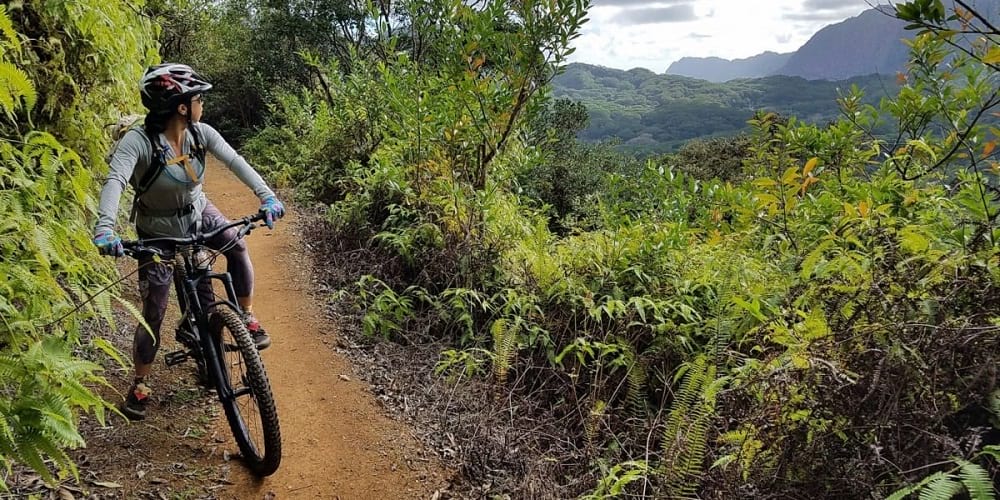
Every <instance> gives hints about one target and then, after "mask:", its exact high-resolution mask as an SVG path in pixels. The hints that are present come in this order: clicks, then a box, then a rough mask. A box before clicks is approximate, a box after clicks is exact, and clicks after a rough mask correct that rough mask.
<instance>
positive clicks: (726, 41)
mask: <svg viewBox="0 0 1000 500" xmlns="http://www.w3.org/2000/svg"><path fill="white" fill-rule="evenodd" d="M880 3H882V4H885V3H887V2H886V1H885V0H882V1H881V2H880ZM875 4H876V3H875V0H655V1H646V0H591V7H590V12H589V16H588V18H589V19H590V21H588V22H587V24H586V25H584V27H583V32H582V35H581V36H580V38H577V39H576V40H575V43H574V46H575V47H576V52H575V53H574V54H573V55H571V56H570V60H571V61H573V62H585V63H589V64H597V65H600V66H607V67H611V68H618V69H631V68H636V67H642V68H647V69H650V70H652V71H654V72H656V73H663V72H664V71H666V69H667V67H668V66H670V63H672V62H674V61H676V60H677V59H680V58H681V57H686V56H690V57H710V56H715V57H722V58H724V59H738V58H744V57H750V56H754V55H757V54H760V53H761V52H764V51H767V50H770V51H774V52H792V51H794V50H796V49H798V48H799V47H801V46H802V45H803V44H804V43H806V41H808V40H809V38H810V37H811V36H812V35H813V34H814V33H816V32H817V31H819V30H820V28H822V27H823V26H826V25H829V24H834V23H837V22H840V21H843V20H844V19H847V18H849V17H853V16H856V15H858V14H860V13H861V12H862V11H864V10H866V9H870V8H872V5H875Z"/></svg>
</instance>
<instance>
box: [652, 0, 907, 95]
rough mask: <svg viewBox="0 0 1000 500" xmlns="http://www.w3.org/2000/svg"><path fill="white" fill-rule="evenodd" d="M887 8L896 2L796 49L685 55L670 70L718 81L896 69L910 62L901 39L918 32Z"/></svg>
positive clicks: (828, 28) (814, 77) (813, 77)
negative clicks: (752, 53)
mask: <svg viewBox="0 0 1000 500" xmlns="http://www.w3.org/2000/svg"><path fill="white" fill-rule="evenodd" d="M886 9H891V6H888V5H878V6H876V7H874V8H871V9H867V10H865V11H864V12H861V13H860V14H858V15H857V16H853V17H849V18H847V19H845V20H843V21H840V22H838V23H833V24H830V25H827V26H824V27H823V28H821V29H820V30H819V31H817V32H816V33H814V34H813V35H812V36H811V37H810V38H809V40H807V41H806V43H805V44H803V45H802V47H800V48H799V49H798V50H796V51H794V52H788V53H784V54H777V53H775V52H770V51H768V52H763V53H761V54H758V55H755V56H752V57H748V58H744V59H733V60H728V59H722V58H715V57H704V58H698V57H685V58H681V59H680V60H678V61H675V62H674V63H672V64H671V65H670V66H669V67H668V68H667V70H666V74H670V75H680V76H689V77H692V78H699V79H702V80H708V81H711V82H716V83H719V82H725V81H730V80H735V79H740V78H760V77H764V76H775V75H784V76H800V77H802V78H805V79H807V80H843V79H846V78H853V77H857V76H863V75H868V74H873V73H878V74H894V73H896V72H897V71H902V70H903V68H904V67H905V65H906V60H907V47H906V45H905V44H904V43H902V42H901V40H902V39H905V38H910V37H912V33H908V32H906V30H905V27H906V23H905V22H904V21H901V20H899V19H896V18H895V17H894V16H893V15H892V14H891V11H889V10H886ZM776 56H777V57H776ZM775 61H779V62H781V64H778V65H776V64H775Z"/></svg>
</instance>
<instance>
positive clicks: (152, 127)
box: [142, 96, 201, 151]
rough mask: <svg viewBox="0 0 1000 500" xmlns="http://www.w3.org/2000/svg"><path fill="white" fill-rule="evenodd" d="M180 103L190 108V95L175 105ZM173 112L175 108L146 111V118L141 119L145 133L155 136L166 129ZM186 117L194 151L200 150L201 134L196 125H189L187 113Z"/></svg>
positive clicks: (175, 111)
mask: <svg viewBox="0 0 1000 500" xmlns="http://www.w3.org/2000/svg"><path fill="white" fill-rule="evenodd" d="M192 97H193V96H192ZM181 104H184V105H186V106H187V107H188V110H190V109H191V97H187V98H186V99H184V101H183V102H180V103H178V104H177V105H178V106H179V105H181ZM175 113H177V108H174V109H163V110H157V111H150V112H148V113H146V119H145V120H143V123H142V126H143V127H145V129H146V133H147V134H148V135H149V136H150V137H156V135H157V134H160V133H162V132H164V131H166V130H167V122H168V121H170V118H172V117H173V116H174V114H175ZM187 119H188V132H189V133H190V134H191V137H192V138H193V139H194V147H195V151H201V134H199V133H198V128H197V127H193V126H191V124H192V122H191V121H190V120H191V115H190V114H188V115H187Z"/></svg>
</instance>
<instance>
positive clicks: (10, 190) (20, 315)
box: [0, 0, 153, 480]
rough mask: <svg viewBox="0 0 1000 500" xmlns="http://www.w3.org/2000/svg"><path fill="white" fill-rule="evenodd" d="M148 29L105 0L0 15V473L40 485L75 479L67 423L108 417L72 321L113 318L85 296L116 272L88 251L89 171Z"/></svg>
mask: <svg viewBox="0 0 1000 500" xmlns="http://www.w3.org/2000/svg"><path fill="white" fill-rule="evenodd" d="M151 32H152V27H151V26H150V25H149V24H148V23H147V22H146V21H145V20H144V19H143V18H142V17H140V16H139V15H138V14H137V13H136V12H135V11H134V10H133V8H131V7H130V6H126V5H124V4H119V3H113V2H112V3H109V2H96V1H81V2H56V3H52V2H42V1H30V0H29V1H25V2H16V3H12V4H11V3H8V4H7V5H6V6H3V7H0V35H2V36H0V110H2V111H3V116H2V117H0V210H2V211H3V213H4V214H6V215H5V217H4V220H3V222H2V223H0V318H2V322H0V466H2V467H3V468H5V469H7V471H8V473H9V471H10V468H11V466H12V463H13V462H20V463H22V464H25V465H28V466H30V467H32V468H34V469H35V470H36V471H38V472H39V473H40V474H42V475H43V476H44V477H45V478H46V479H47V480H53V479H54V477H53V470H52V469H51V468H50V467H52V466H54V467H55V468H56V469H57V470H56V474H57V475H58V476H59V477H64V476H65V475H66V474H69V473H74V474H75V472H76V470H75V468H74V466H73V463H72V461H71V460H70V458H69V456H68V455H67V454H66V452H65V451H64V449H65V448H74V447H79V446H82V445H83V444H84V443H83V439H82V438H81V436H80V434H79V433H78V432H77V429H76V422H77V420H76V419H77V415H78V414H79V412H80V411H87V412H92V413H94V414H95V415H96V417H97V418H98V420H99V421H100V422H103V421H104V416H105V411H106V409H107V408H109V407H110V406H109V403H106V402H104V401H102V400H101V399H100V398H99V397H98V396H97V395H96V394H95V393H93V392H92V391H91V389H90V387H91V386H92V385H93V384H98V383H101V382H102V381H103V379H102V378H101V377H100V371H101V368H100V367H99V366H97V365H95V364H92V363H89V362H85V361H81V360H79V359H78V358H77V357H76V356H77V354H78V353H79V352H80V349H81V348H82V347H84V346H81V345H80V344H81V338H80V337H81V335H80V333H81V332H80V326H81V320H82V319H85V318H100V319H102V320H104V321H112V319H113V318H112V316H111V301H110V298H109V297H108V296H102V297H97V298H95V300H93V301H91V300H90V299H91V297H90V296H89V294H90V293H92V291H95V290H98V289H100V288H102V287H104V285H106V284H107V283H108V281H109V278H108V277H109V276H110V275H111V274H112V272H113V270H112V269H111V266H109V265H108V264H107V263H105V262H102V261H101V260H100V259H98V258H97V255H96V249H95V248H94V246H93V244H92V243H91V242H90V234H91V232H92V231H91V222H90V219H91V218H92V215H93V210H94V206H95V204H96V199H95V194H96V189H97V186H96V182H95V180H96V179H95V177H96V176H95V172H97V171H99V168H100V166H101V160H100V158H102V157H103V150H104V149H105V148H106V147H107V146H108V144H107V138H106V134H105V133H104V131H103V126H104V124H105V123H108V122H113V121H114V119H116V118H117V117H116V116H115V115H116V109H115V106H116V105H121V106H128V105H130V104H135V103H136V101H137V96H136V93H135V91H134V83H133V82H134V81H135V80H136V79H137V78H138V77H139V75H141V72H142V69H143V66H144V61H145V57H146V56H147V55H148V54H149V51H150V49H151V48H152V46H153V40H152V39H150V38H149V36H150V33H151ZM109 103H114V105H109ZM78 303H87V305H86V307H83V308H82V309H80V308H79V307H78V306H77V305H76V304H78ZM78 310H79V311H78ZM94 347H96V348H97V349H101V350H104V351H106V352H114V350H113V349H109V348H110V346H109V345H108V344H107V343H106V342H95V345H94ZM50 461H51V462H50Z"/></svg>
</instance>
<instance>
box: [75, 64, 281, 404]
mask: <svg viewBox="0 0 1000 500" xmlns="http://www.w3.org/2000/svg"><path fill="white" fill-rule="evenodd" d="M211 88H212V84H210V83H208V82H207V81H205V79H204V78H202V77H201V76H199V75H198V74H197V73H195V71H194V70H193V69H191V67H189V66H187V65H184V64H176V63H167V64H159V65H156V66H152V67H150V68H148V69H147V70H146V73H145V75H143V77H142V79H141V80H140V83H139V90H140V94H141V97H142V104H143V105H144V106H145V107H146V109H147V110H148V112H147V114H146V117H145V120H144V123H143V126H142V127H134V128H132V129H131V130H129V131H128V132H126V133H125V135H124V136H123V137H122V138H121V139H120V140H119V142H118V143H117V144H116V145H115V148H114V149H113V151H112V153H111V155H110V160H109V164H110V167H111V169H110V173H109V174H108V179H107V181H106V182H105V183H104V187H103V189H102V190H101V200H100V206H99V208H98V220H97V225H96V227H95V229H94V244H95V245H97V247H98V249H99V250H100V252H101V253H102V254H105V255H113V256H115V257H119V256H121V255H123V253H124V249H123V247H122V242H121V238H119V237H118V236H117V235H116V234H115V229H114V227H115V221H116V219H117V214H118V201H119V198H120V197H121V194H122V192H123V191H124V190H125V185H126V183H127V182H129V183H131V184H132V185H133V186H135V187H136V196H135V202H134V204H133V211H132V217H131V218H130V222H132V221H134V222H135V225H136V232H137V234H138V235H139V237H140V238H155V237H164V236H166V237H184V236H188V235H190V234H192V233H194V232H197V231H202V232H208V231H211V230H212V229H214V228H217V227H220V226H222V225H225V224H227V223H228V222H229V221H228V220H226V218H225V217H224V216H223V215H222V214H221V213H220V212H219V210H218V209H217V208H216V207H215V205H213V204H212V202H211V201H209V200H208V198H207V197H206V196H205V193H204V192H203V191H202V183H203V182H204V179H205V174H206V170H207V168H206V167H207V163H206V161H205V155H204V153H205V151H206V150H207V151H208V152H210V153H212V155H213V156H215V157H216V158H217V159H218V160H219V161H221V162H222V163H223V164H224V165H226V166H227V167H228V168H229V170H231V171H232V172H233V173H234V174H236V176H237V177H238V178H239V179H240V180H241V181H242V182H243V183H244V184H246V185H247V187H249V188H250V189H251V190H253V192H254V194H256V195H257V197H258V198H259V199H260V200H261V206H260V210H261V212H263V213H264V216H265V221H266V223H267V225H268V227H270V228H273V227H274V221H275V220H277V219H280V218H281V217H283V216H284V213H285V209H284V206H283V205H282V204H281V202H280V201H278V199H277V197H276V196H275V194H274V192H273V191H272V190H271V189H270V188H269V187H268V186H267V184H266V183H265V182H264V180H263V179H262V178H261V176H260V175H259V174H258V173H257V172H256V171H255V170H254V169H253V168H252V167H251V166H250V165H249V164H248V163H247V162H246V160H244V159H243V157H242V156H240V155H239V154H238V153H236V151H235V150H233V148H232V147H231V146H230V145H229V144H228V143H227V142H226V140H225V139H223V138H222V136H221V135H220V134H219V132H217V131H216V130H215V129H214V128H212V127H211V126H209V125H207V124H205V123H201V122H200V120H201V115H202V107H203V106H204V104H203V103H204V95H205V93H206V92H208V91H209V90H211ZM147 176H148V177H147ZM137 179H141V180H140V181H137ZM142 184H145V186H142ZM236 232H237V229H235V228H233V229H229V230H227V231H225V232H223V233H222V234H220V235H219V236H218V237H216V238H215V239H214V240H213V241H210V242H209V247H211V248H213V249H215V250H224V252H223V253H224V255H225V256H226V262H227V265H228V271H229V273H230V274H231V275H232V279H233V287H234V288H235V290H236V295H237V299H238V301H239V305H240V307H241V309H242V310H243V311H244V315H245V316H244V321H245V322H246V324H247V328H248V329H249V330H250V333H251V335H252V336H253V337H254V341H255V342H256V344H257V347H258V349H263V348H266V347H267V346H268V345H270V342H271V341H270V338H269V337H268V335H267V333H266V332H265V330H264V329H263V328H262V327H261V326H260V322H259V321H257V319H256V318H255V317H254V315H253V281H254V277H253V266H252V264H251V263H250V257H249V254H248V252H247V248H246V244H245V242H244V241H243V240H242V239H239V240H236V241H233V240H234V239H235V236H236ZM172 278H173V266H172V265H171V264H170V263H168V262H166V261H165V262H162V263H161V262H157V261H154V259H153V257H152V256H150V255H144V256H141V257H140V259H139V293H140V295H141V297H142V302H143V305H142V316H143V318H144V319H145V320H146V323H147V324H148V325H149V328H150V330H151V331H152V335H150V333H149V332H148V331H147V330H146V328H145V327H144V326H143V325H139V326H138V327H137V328H136V330H135V336H134V338H133V346H132V358H133V362H134V363H135V377H134V380H133V381H132V385H131V387H130V388H129V390H128V395H127V397H126V399H125V403H124V405H123V406H122V413H124V414H125V415H126V416H127V417H128V418H130V419H132V420H140V419H143V418H145V416H146V405H147V403H148V401H149V395H150V393H151V391H150V389H149V387H148V386H147V385H146V383H145V381H146V377H147V376H148V375H149V373H150V370H151V369H152V363H153V359H154V358H155V356H156V351H157V349H158V348H159V346H160V338H161V337H160V326H161V324H162V323H163V316H164V312H165V311H166V308H167V299H168V297H169V294H170V285H171V281H172ZM205 286H206V288H207V290H206V289H205V288H203V289H201V290H200V291H199V292H200V293H203V294H211V285H210V284H208V283H205ZM182 307H183V304H182Z"/></svg>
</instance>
